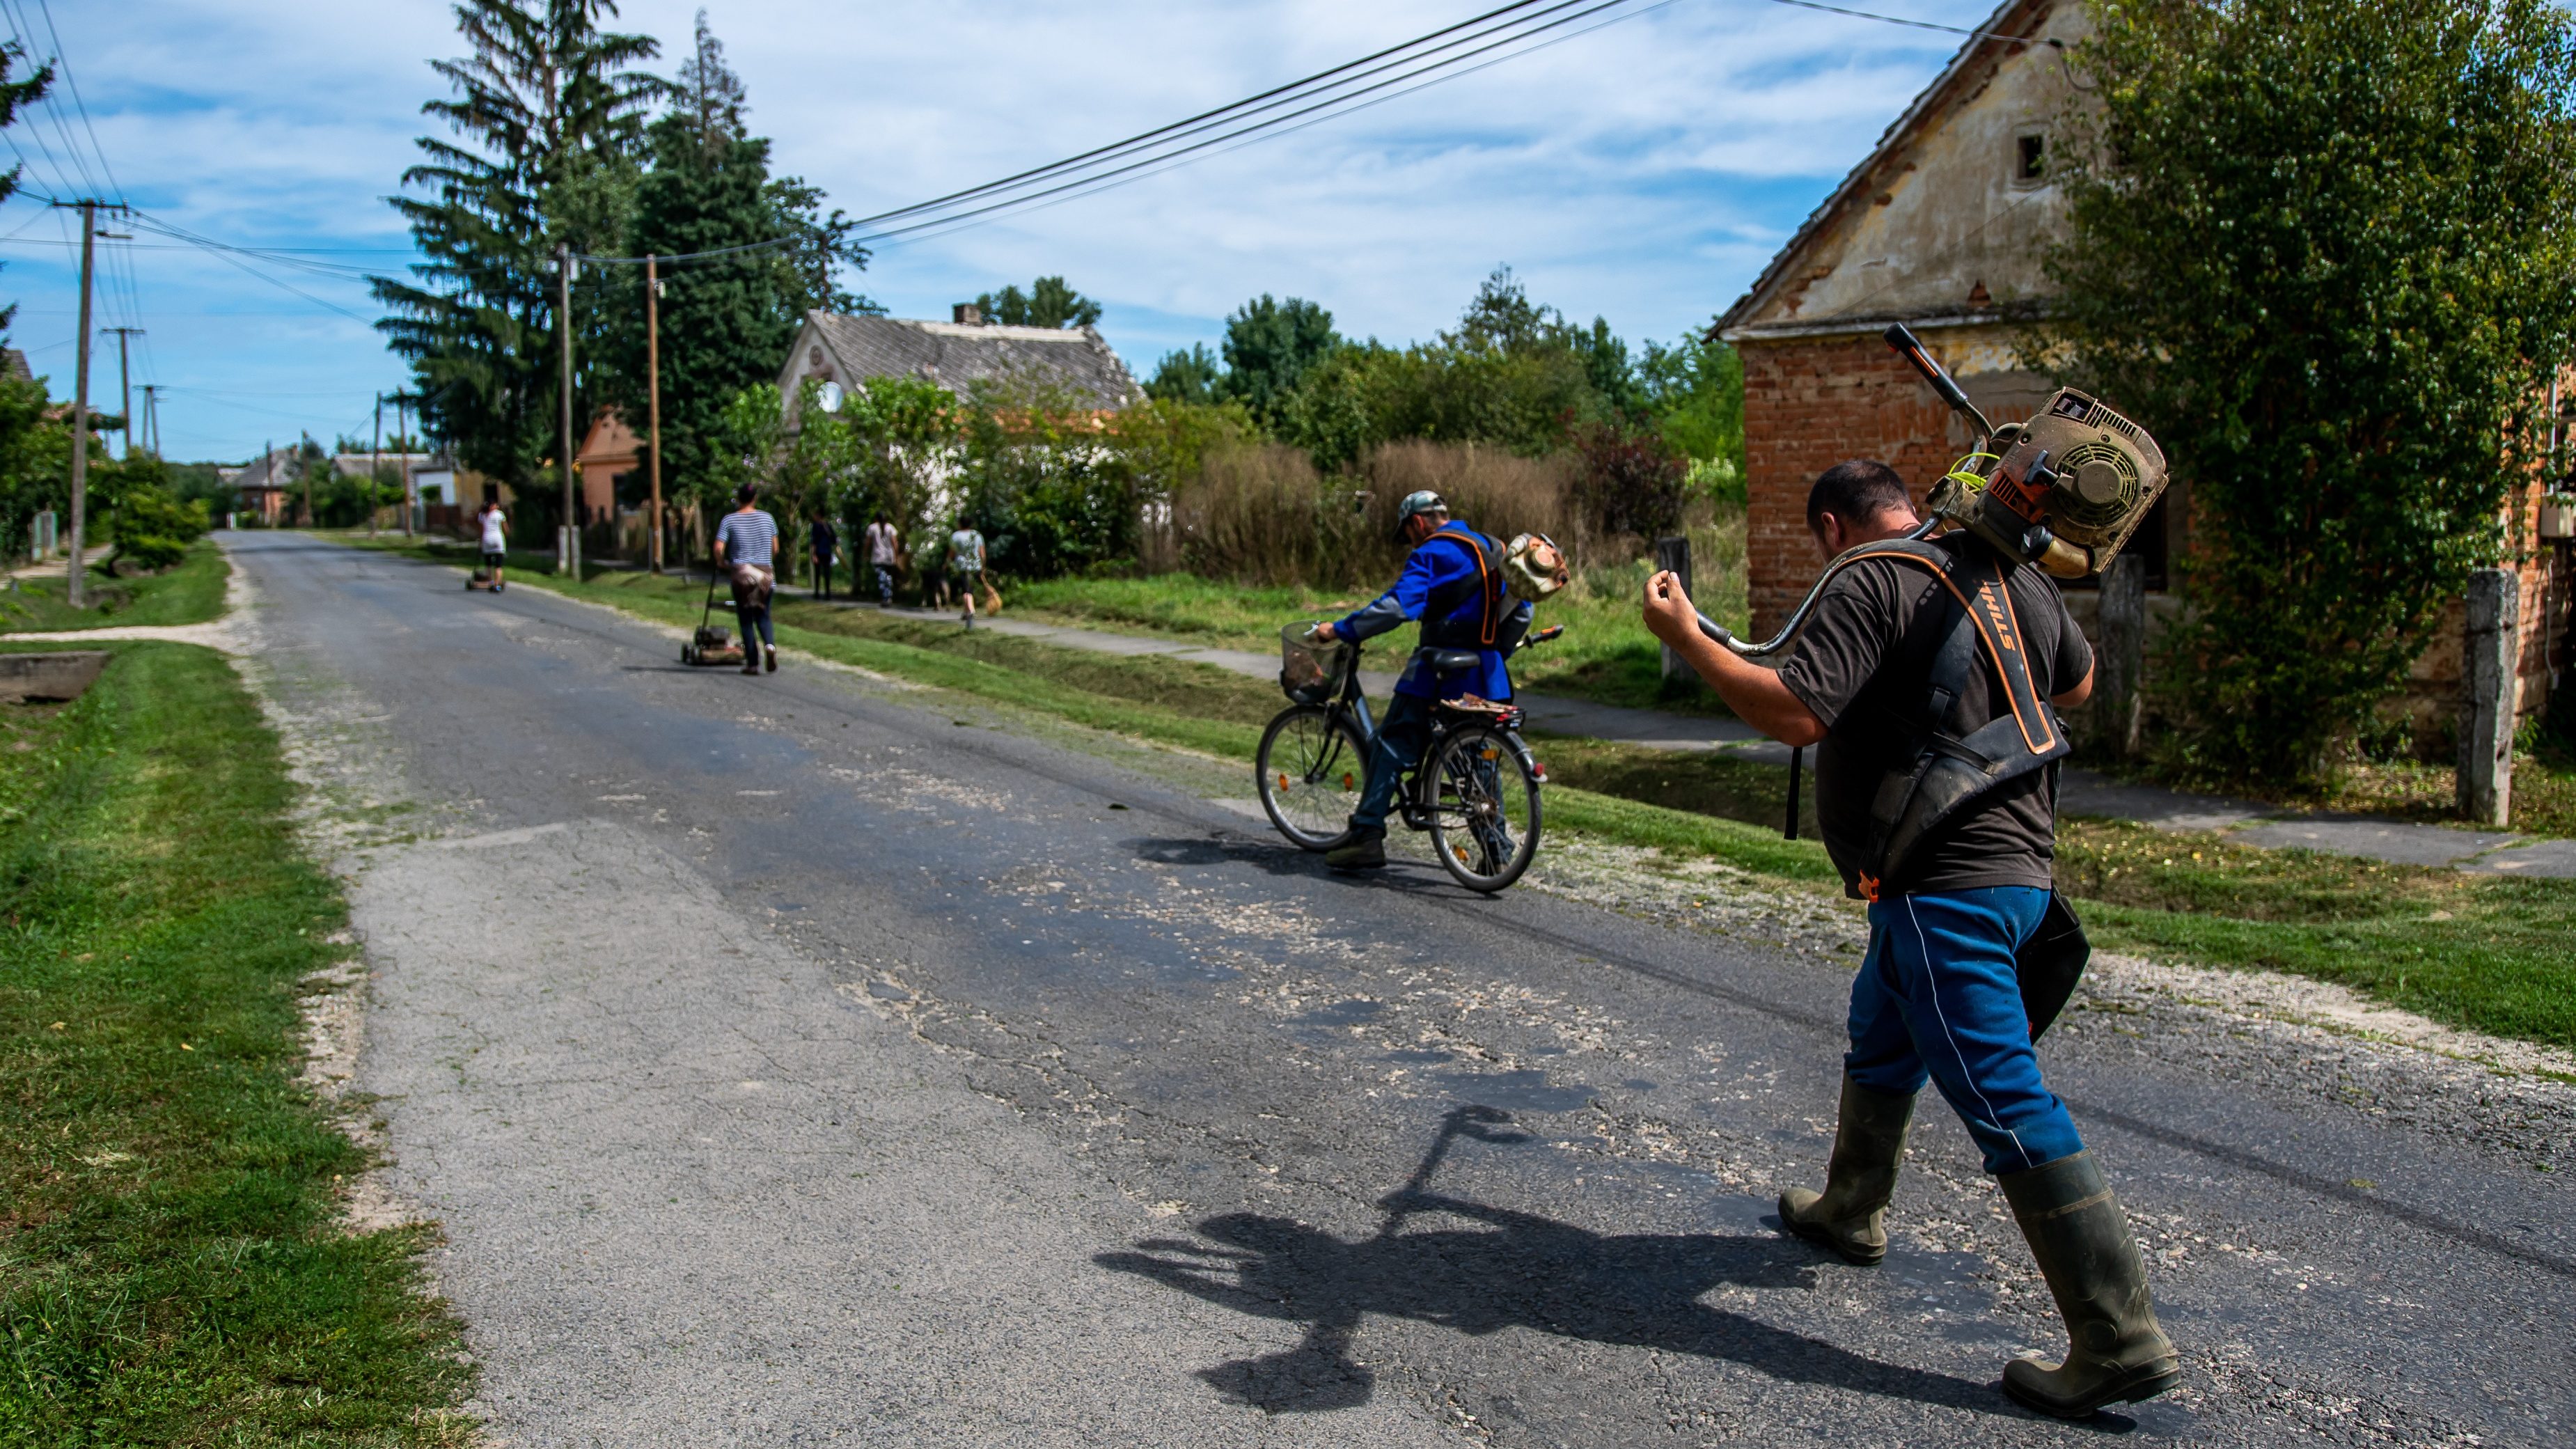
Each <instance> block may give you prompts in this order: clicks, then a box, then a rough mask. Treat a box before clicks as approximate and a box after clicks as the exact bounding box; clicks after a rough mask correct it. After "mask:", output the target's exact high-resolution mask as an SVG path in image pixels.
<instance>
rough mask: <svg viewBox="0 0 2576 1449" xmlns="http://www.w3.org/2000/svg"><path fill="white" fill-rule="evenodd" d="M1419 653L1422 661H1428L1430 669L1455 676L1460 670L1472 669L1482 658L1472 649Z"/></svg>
mask: <svg viewBox="0 0 2576 1449" xmlns="http://www.w3.org/2000/svg"><path fill="white" fill-rule="evenodd" d="M1420 653H1421V657H1422V658H1423V659H1425V660H1427V661H1429V663H1430V665H1431V667H1432V669H1433V670H1434V671H1436V672H1438V673H1441V674H1455V673H1457V672H1458V671H1460V670H1462V669H1473V668H1475V667H1476V666H1477V664H1478V663H1480V662H1482V660H1483V658H1484V656H1483V655H1481V654H1478V653H1477V652H1476V651H1475V650H1473V649H1425V650H1422V651H1420Z"/></svg>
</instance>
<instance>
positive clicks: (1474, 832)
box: [1431, 729, 1539, 895]
mask: <svg viewBox="0 0 2576 1449" xmlns="http://www.w3.org/2000/svg"><path fill="white" fill-rule="evenodd" d="M1431 771H1432V774H1431V778H1432V782H1433V786H1434V788H1435V789H1437V790H1438V792H1439V797H1438V799H1437V800H1436V801H1435V802H1434V803H1433V807H1432V811H1431V845H1432V849H1433V850H1434V851H1435V852H1436V853H1437V854H1438V855H1439V857H1440V864H1441V866H1442V867H1443V868H1444V869H1446V870H1447V871H1448V872H1449V874H1450V876H1451V878H1453V879H1455V880H1456V881H1457V882H1458V884H1460V885H1462V886H1465V887H1466V888H1467V889H1469V890H1471V891H1482V892H1485V893H1486V894H1488V895H1490V894H1492V893H1493V892H1495V891H1498V890H1501V889H1503V888H1504V887H1505V886H1508V885H1510V884H1511V883H1512V882H1514V881H1516V880H1519V879H1520V878H1521V872H1523V871H1525V870H1528V869H1529V863H1530V859H1531V857H1533V856H1535V855H1537V854H1538V833H1539V803H1538V775H1537V773H1536V772H1535V771H1534V770H1533V769H1532V768H1531V766H1530V761H1529V755H1528V752H1527V751H1525V750H1523V749H1522V748H1521V747H1520V741H1518V740H1516V739H1514V738H1512V737H1511V736H1510V735H1508V734H1505V733H1504V732H1502V731H1500V730H1493V729H1465V730H1460V731H1459V732H1457V733H1456V734H1453V735H1451V736H1449V737H1448V738H1447V739H1445V740H1443V741H1441V744H1440V751H1439V753H1438V754H1437V755H1435V756H1434V757H1433V759H1432V762H1431Z"/></svg>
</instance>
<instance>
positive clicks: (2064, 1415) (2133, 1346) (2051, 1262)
mask: <svg viewBox="0 0 2576 1449" xmlns="http://www.w3.org/2000/svg"><path fill="white" fill-rule="evenodd" d="M1996 1181H1997V1182H1998V1183H1999V1184H2001V1185H2002V1187H2003V1190H2004V1196H2005V1197H2006V1198H2008V1199H2009V1200H2011V1202H2012V1209H2013V1216H2014V1217H2015V1218H2018V1219H2020V1221H2021V1232H2022V1236H2023V1237H2025V1238H2028V1239H2029V1240H2030V1253H2031V1256H2032V1257H2034V1258H2037V1259H2038V1260H2039V1271H2040V1273H2041V1275H2042V1276H2044V1277H2046V1278H2047V1279H2048V1291H2049V1292H2050V1293H2052V1294H2054V1295H2056V1297H2057V1311H2058V1312H2059V1313H2061V1314H2063V1315H2065V1318H2066V1337H2067V1339H2068V1346H2067V1351H2066V1361H2065V1362H2064V1363H2050V1362H2048V1361H2047V1360H2046V1359H2039V1358H2019V1359H2015V1360H2013V1361H2012V1362H2011V1363H2008V1364H2006V1365H2004V1392H2005V1393H2008V1394H2010V1395H2012V1396H2013V1397H2014V1398H2016V1399H2018V1400H2020V1401H2021V1402H2022V1403H2024V1404H2027V1405H2029V1406H2030V1407H2031V1408H2034V1409H2037V1410H2039V1411H2040V1412H2041V1413H2043V1414H2054V1415H2056V1416H2058V1417H2059V1418H2061V1419H2080V1418H2083V1417H2084V1416H2085V1415H2087V1414H2090V1413H2092V1412H2093V1411H2094V1410H2095V1409H2098V1408H2101V1407H2102V1406H2103V1405H2105V1404H2118V1403H2134V1402H2136V1401H2137V1400H2140V1399H2151V1398H2154V1397H2155V1396H2156V1395H2158V1394H2161V1393H2163V1392H2164V1391H2165V1390H2167V1389H2169V1388H2172V1387H2173V1386H2174V1385H2175V1384H2176V1383H2178V1382H2180V1381H2181V1379H2182V1362H2181V1360H2180V1359H2178V1358H2176V1357H2175V1356H2174V1346H2173V1340H2172V1339H2169V1338H2167V1337H2165V1331H2164V1329H2163V1328H2161V1327H2159V1326H2158V1325H2157V1323H2156V1304H2155V1299H2154V1298H2153V1297H2152V1296H2151V1295H2150V1294H2149V1293H2148V1292H2147V1264H2146V1259H2145V1258H2143V1257H2142V1256H2140V1255H2139V1253H2138V1244H2137V1240H2136V1239H2134V1238H2132V1237H2130V1236H2129V1219H2128V1216H2127V1215H2126V1214H2124V1213H2122V1212H2121V1211H2120V1204H2119V1200H2118V1199H2116V1198H2114V1197H2112V1196H2111V1189H2110V1188H2109V1186H2107V1185H2106V1184H2105V1183H2104V1182H2103V1181H2102V1171H2101V1169H2100V1168H2098V1167H2096V1166H2094V1164H2093V1154H2092V1153H2090V1152H2078V1153H2076V1154H2075V1155H2074V1156H2073V1157H2063V1158H2059V1159H2058V1160H2057V1161H2055V1162H2052V1163H2049V1164H2047V1165H2045V1166H2042V1167H2034V1168H2032V1169H2031V1170H2030V1171H2028V1172H2008V1173H2005V1174H2004V1175H2003V1176H2002V1177H1999V1178H1997V1179H1996Z"/></svg>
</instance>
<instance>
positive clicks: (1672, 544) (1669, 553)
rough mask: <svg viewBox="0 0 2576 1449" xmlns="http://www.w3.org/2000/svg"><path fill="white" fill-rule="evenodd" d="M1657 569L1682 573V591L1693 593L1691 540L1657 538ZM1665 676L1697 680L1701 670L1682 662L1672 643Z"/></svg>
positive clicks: (1667, 649)
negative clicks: (1673, 649)
mask: <svg viewBox="0 0 2576 1449" xmlns="http://www.w3.org/2000/svg"><path fill="white" fill-rule="evenodd" d="M1655 569H1656V571H1657V572H1659V573H1660V572H1662V571H1663V570H1666V569H1670V570H1672V571H1673V572H1674V573H1677V574H1679V575H1681V576H1682V592H1683V593H1686V594H1687V593H1691V592H1692V590H1691V563H1690V540H1689V539H1687V538H1682V537H1679V536H1675V537H1672V538H1659V539H1656V540H1655ZM1664 678H1666V679H1668V680H1671V679H1681V680H1689V681H1693V682H1696V681H1697V680H1698V679H1699V671H1697V670H1695V669H1693V668H1691V667H1690V666H1689V665H1688V664H1686V663H1684V662H1682V657H1681V656H1680V655H1678V654H1675V653H1674V652H1673V651H1672V646H1671V645H1665V646H1664Z"/></svg>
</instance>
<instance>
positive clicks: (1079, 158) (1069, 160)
mask: <svg viewBox="0 0 2576 1449" xmlns="http://www.w3.org/2000/svg"><path fill="white" fill-rule="evenodd" d="M1536 3H1538V0H1519V3H1516V4H1511V5H1505V6H1503V7H1501V8H1500V9H1496V10H1488V11H1486V12H1485V13H1484V14H1482V15H1478V16H1475V17H1473V18H1471V19H1467V20H1462V21H1460V22H1459V23H1457V24H1455V25H1451V26H1447V27H1444V28H1442V29H1439V30H1434V31H1432V32H1430V33H1429V34H1427V35H1418V36H1415V37H1414V38H1413V39H1411V40H1408V41H1406V42H1404V43H1403V44H1401V45H1392V46H1388V47H1387V48H1386V49H1384V50H1379V51H1372V52H1370V53H1369V54H1367V55H1364V56H1361V57H1360V58H1359V59H1357V60H1352V61H1345V62H1343V63H1342V64H1340V65H1337V66H1334V67H1332V68H1331V69H1329V70H1319V71H1317V72H1315V73H1314V74H1313V75H1310V76H1307V77H1305V78H1303V79H1301V80H1293V81H1290V82H1288V83H1287V84H1285V85H1279V86H1273V87H1271V88H1270V89H1269V90H1266V91H1261V92H1258V93H1256V94H1253V95H1250V96H1246V97H1245V98H1243V99H1242V100H1239V101H1236V102H1234V103H1232V104H1231V105H1224V106H1219V107H1217V108H1216V109H1215V110H1212V111H1201V112H1199V113H1198V114H1197V115H1195V116H1190V117H1187V118H1186V119H1183V120H1178V121H1174V122H1172V123H1171V124H1170V125H1167V126H1157V127H1155V128H1154V129H1153V130H1150V131H1142V132H1139V133H1137V134H1136V135H1133V136H1130V137H1128V138H1127V139H1126V140H1124V141H1113V142H1111V143H1109V144H1108V145H1106V146H1095V147H1093V148H1092V149H1091V150H1088V151H1081V152H1077V153H1075V154H1074V155H1071V156H1068V157H1066V158H1064V159H1063V160H1061V161H1054V162H1050V163H1048V164H1047V165H1044V166H1035V167H1031V168H1030V169H1028V170H1026V171H1021V172H1017V173H1015V174H1013V175H1010V176H1005V177H1003V178H1001V179H1000V180H998V181H988V182H986V183H984V184H983V185H981V186H970V187H968V188H966V189H965V190H963V191H952V192H950V193H948V194H947V195H946V196H934V197H932V198H931V199H930V200H928V201H923V202H916V203H915V204H913V205H911V206H904V207H898V208H896V209H895V210H893V211H881V212H878V213H877V214H876V215H874V216H863V217H860V218H859V225H861V226H870V225H873V224H875V223H877V222H881V221H892V220H894V219H896V218H897V217H903V216H909V215H911V214H913V213H914V212H918V211H927V210H929V209H931V208H933V207H937V206H941V205H944V204H946V203H949V202H953V201H961V200H965V199H968V198H971V197H976V196H981V195H984V194H986V193H988V192H991V191H995V190H998V189H1002V188H1006V187H1009V186H1011V185H1013V184H1014V183H1017V182H1021V181H1028V180H1033V179H1036V178H1039V177H1044V176H1046V175H1049V174H1051V173H1053V172H1057V171H1061V170H1064V169H1065V168H1067V167H1070V166H1073V165H1075V164H1077V163H1079V162H1083V161H1089V160H1092V159H1094V158H1101V157H1108V156H1113V155H1116V154H1119V153H1121V152H1124V151H1127V150H1129V149H1131V148H1133V147H1135V146H1137V145H1139V144H1141V143H1143V142H1146V141H1149V140H1152V139H1153V138H1155V137H1158V136H1164V135H1167V134H1169V133H1172V132H1175V131H1181V130H1182V129H1183V128H1184V127H1194V126H1196V125H1198V123H1200V122H1204V121H1211V120H1217V119H1219V118H1222V117H1225V116H1228V115H1232V114H1234V113H1235V112H1238V111H1243V110H1245V108H1247V107H1251V106H1254V105H1255V104H1256V103H1257V102H1261V101H1267V100H1270V99H1271V98H1273V97H1276V96H1286V95H1289V94H1290V93H1292V92H1297V91H1303V90H1305V89H1306V88H1308V87H1310V86H1314V85H1316V84H1317V83H1319V82H1322V81H1325V80H1328V79H1329V78H1331V77H1333V76H1337V75H1340V74H1341V73H1342V72H1344V71H1347V70H1352V69H1355V68H1357V67H1359V66H1363V65H1366V64H1368V63H1369V62H1371V61H1375V60H1382V59H1384V58H1386V57H1388V56H1391V55H1396V54H1399V53H1401V52H1404V51H1408V50H1414V49H1417V48H1419V47H1421V46H1423V45H1425V44H1427V43H1429V42H1431V41H1433V40H1437V39H1439V38H1440V37H1442V36H1444V35H1448V34H1451V33H1452V32H1455V31H1459V30H1465V29H1467V28H1469V27H1471V26H1476V25H1481V24H1483V23H1484V22H1486V21H1488V20H1492V19H1495V18H1496V17H1498V16H1503V15H1509V14H1511V13H1512V12H1514V11H1517V10H1526V9H1528V8H1530V6H1532V5H1534V4H1536ZM1549 8H1550V9H1563V8H1564V5H1563V4H1559V5H1555V6H1551V7H1549ZM1541 13H1542V14H1544V13H1546V12H1544V11H1542V12H1541Z"/></svg>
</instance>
